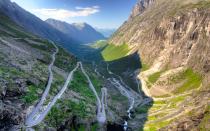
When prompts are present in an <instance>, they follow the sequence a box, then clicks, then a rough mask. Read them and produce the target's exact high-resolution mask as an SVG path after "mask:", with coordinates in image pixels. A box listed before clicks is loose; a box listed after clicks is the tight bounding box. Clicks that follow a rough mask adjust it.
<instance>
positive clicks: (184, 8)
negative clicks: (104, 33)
mask: <svg viewBox="0 0 210 131" xmlns="http://www.w3.org/2000/svg"><path fill="white" fill-rule="evenodd" d="M178 3H179V5H178ZM180 5H181V6H180ZM204 5H205V4H204V3H202V2H200V3H198V4H197V5H196V4H189V3H187V4H186V2H184V3H183V2H181V1H161V0H160V1H157V2H156V3H155V4H154V5H153V7H152V8H150V9H148V10H145V12H144V13H143V14H141V15H140V16H136V17H135V18H133V20H131V21H128V22H126V23H125V24H124V25H123V26H121V27H120V29H119V30H118V31H117V33H115V34H114V36H113V37H112V38H111V39H110V43H113V44H116V45H119V44H122V43H123V42H126V43H128V44H129V46H130V47H131V48H132V52H135V51H138V52H139V54H140V56H141V58H142V61H143V62H145V63H147V64H149V65H152V64H153V63H154V60H156V61H157V59H158V58H159V59H162V60H159V61H161V65H162V66H161V67H162V68H163V67H165V66H166V65H167V66H169V67H171V68H176V67H180V66H185V65H186V66H190V67H192V68H194V69H196V70H198V71H200V72H202V73H208V72H209V64H210V63H209V55H210V54H209V48H208V47H209V46H210V45H209V44H208V43H209V31H210V30H209V24H210V23H209V19H210V11H209V8H207V7H204V8H200V7H199V6H201V7H202V6H204ZM196 6H197V7H196ZM160 57H161V58H160ZM163 57H164V59H163ZM195 61H197V62H196V63H195Z"/></svg>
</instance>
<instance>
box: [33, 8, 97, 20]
mask: <svg viewBox="0 0 210 131" xmlns="http://www.w3.org/2000/svg"><path fill="white" fill-rule="evenodd" d="M31 12H32V13H35V14H36V15H39V16H41V18H42V19H48V18H54V19H60V20H63V19H67V18H71V17H85V16H89V15H92V14H95V13H98V12H100V7H99V6H92V7H75V10H66V9H56V8H51V9H50V8H41V9H33V10H31Z"/></svg>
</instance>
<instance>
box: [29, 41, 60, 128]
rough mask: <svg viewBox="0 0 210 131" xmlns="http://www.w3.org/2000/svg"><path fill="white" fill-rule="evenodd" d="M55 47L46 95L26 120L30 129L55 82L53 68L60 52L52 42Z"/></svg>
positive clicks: (49, 67) (49, 68)
mask: <svg viewBox="0 0 210 131" xmlns="http://www.w3.org/2000/svg"><path fill="white" fill-rule="evenodd" d="M52 44H53V46H54V47H55V49H56V51H55V52H54V53H53V54H52V61H51V63H50V65H49V66H48V71H49V78H48V83H47V86H46V88H45V91H44V93H43V94H42V97H41V99H40V101H39V103H38V104H37V105H36V107H35V108H34V109H33V110H32V112H31V113H30V114H29V115H28V116H27V118H26V122H25V124H26V125H27V126H29V127H32V124H31V123H33V121H34V117H35V116H36V114H37V113H39V111H40V109H41V107H42V105H43V103H44V101H45V100H46V97H47V95H48V93H49V90H50V88H51V85H52V81H53V72H52V67H53V65H54V62H55V55H56V54H57V53H58V52H59V49H58V47H57V46H56V45H55V44H54V43H53V42H52Z"/></svg>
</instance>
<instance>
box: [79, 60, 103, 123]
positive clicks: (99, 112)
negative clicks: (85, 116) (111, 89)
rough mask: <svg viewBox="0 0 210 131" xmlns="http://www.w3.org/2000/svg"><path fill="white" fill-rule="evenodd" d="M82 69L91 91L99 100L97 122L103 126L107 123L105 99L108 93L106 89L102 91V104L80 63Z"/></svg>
mask: <svg viewBox="0 0 210 131" xmlns="http://www.w3.org/2000/svg"><path fill="white" fill-rule="evenodd" d="M80 67H81V70H82V72H83V74H84V75H85V77H86V78H87V80H88V83H89V87H90V89H91V90H92V91H93V93H94V94H95V96H96V99H97V121H98V122H99V123H101V124H103V123H105V122H106V112H105V108H104V100H105V99H104V97H105V96H106V94H107V93H106V92H107V91H106V89H104V88H102V91H101V92H102V102H101V100H100V98H99V96H98V93H97V92H96V90H95V87H94V86H93V84H92V82H91V80H90V78H89V76H88V75H87V73H86V72H85V70H84V68H83V65H82V63H80ZM105 101H106V100H105Z"/></svg>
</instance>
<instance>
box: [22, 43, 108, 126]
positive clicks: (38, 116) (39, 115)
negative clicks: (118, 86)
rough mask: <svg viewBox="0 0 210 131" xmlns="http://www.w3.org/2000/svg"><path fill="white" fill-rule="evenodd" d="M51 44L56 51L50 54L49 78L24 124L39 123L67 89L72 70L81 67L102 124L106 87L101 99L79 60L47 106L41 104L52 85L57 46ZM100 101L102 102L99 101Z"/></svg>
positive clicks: (103, 120)
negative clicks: (93, 95) (95, 101)
mask: <svg viewBox="0 0 210 131" xmlns="http://www.w3.org/2000/svg"><path fill="white" fill-rule="evenodd" d="M52 44H53V45H54V47H55V48H56V51H55V52H54V53H53V54H52V62H51V63H50V65H49V66H48V70H49V78H48V83H47V86H46V89H45V91H44V93H43V94H42V97H41V99H40V101H39V103H38V104H37V105H36V107H35V108H34V109H33V110H32V112H31V113H30V114H29V115H28V116H27V118H26V121H25V125H26V126H27V127H28V128H31V127H33V126H35V125H38V124H39V123H41V122H42V121H43V120H44V118H45V117H46V115H47V114H48V113H49V111H50V110H51V108H52V107H53V106H54V105H55V103H56V101H57V100H58V99H60V98H61V96H62V95H63V93H64V92H65V90H66V89H67V87H68V85H69V83H70V82H71V81H72V79H73V74H74V72H75V71H76V70H77V69H78V68H79V67H81V70H82V73H83V74H84V75H85V77H86V78H87V80H88V83H89V87H90V89H91V90H92V91H93V93H94V94H95V96H96V99H97V120H98V122H99V123H102V124H104V123H105V122H106V111H105V105H106V101H107V98H106V96H107V89H106V88H102V89H101V92H102V98H101V100H100V99H99V96H98V94H97V92H96V90H95V87H94V86H93V84H92V82H91V80H90V78H89V76H88V75H87V73H86V72H85V70H84V68H83V65H82V63H81V62H77V66H76V67H75V68H74V69H73V70H72V71H71V72H70V73H69V75H68V77H67V79H66V81H65V84H64V86H63V87H62V89H61V90H60V91H59V93H58V94H57V95H56V96H55V97H54V98H53V99H52V101H51V102H49V103H48V105H47V106H43V104H44V102H45V100H46V97H47V95H48V94H49V90H50V88H51V85H52V81H53V72H52V67H53V65H54V62H55V55H56V54H57V53H58V51H59V50H58V48H57V46H56V45H55V44H54V43H53V42H52ZM101 101H102V102H101Z"/></svg>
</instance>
